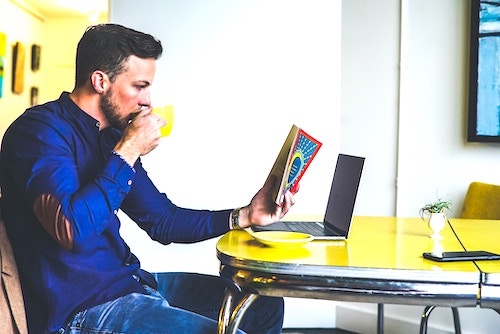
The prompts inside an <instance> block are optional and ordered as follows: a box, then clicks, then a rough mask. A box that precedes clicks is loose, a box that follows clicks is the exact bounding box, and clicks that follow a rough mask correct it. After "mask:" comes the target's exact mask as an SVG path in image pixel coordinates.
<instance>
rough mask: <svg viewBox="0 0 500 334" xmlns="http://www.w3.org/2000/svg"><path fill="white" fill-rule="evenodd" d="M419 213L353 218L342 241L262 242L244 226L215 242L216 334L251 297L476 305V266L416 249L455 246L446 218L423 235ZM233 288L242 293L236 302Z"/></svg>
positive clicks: (229, 326)
mask: <svg viewBox="0 0 500 334" xmlns="http://www.w3.org/2000/svg"><path fill="white" fill-rule="evenodd" d="M430 233H431V231H430V229H429V228H428V227H427V225H426V224H425V223H424V222H423V221H422V220H421V219H420V218H395V217H359V216H358V217H355V218H354V220H353V225H352V230H351V234H350V236H349V239H348V240H347V241H340V242H339V241H328V242H327V241H313V242H310V243H308V244H306V245H305V246H302V247H299V248H295V249H280V248H270V247H267V246H264V245H262V244H260V243H259V242H258V241H256V240H255V239H254V238H253V237H252V236H251V234H250V233H248V232H247V231H230V232H229V233H227V234H225V235H224V236H223V237H222V238H221V239H220V240H219V242H218V243H217V256H218V258H219V260H220V262H221V270H220V273H221V276H222V277H223V278H225V279H226V280H227V281H228V282H230V284H231V285H232V288H229V289H228V290H227V292H226V298H225V300H224V304H223V306H222V309H221V315H220V318H219V333H234V332H236V330H237V328H238V324H239V321H240V320H241V316H242V314H243V313H244V312H245V310H246V309H247V308H248V307H249V306H250V304H251V303H252V302H253V301H254V300H255V299H256V298H257V297H258V295H265V296H282V297H302V298H321V299H330V300H339V301H355V302H371V303H394V304H408V305H436V306H457V307H458V306H471V307H472V306H476V305H477V303H478V294H479V282H480V272H479V270H478V268H477V267H476V266H475V265H474V263H473V262H455V263H437V262H433V261H430V260H426V259H424V258H423V257H422V253H423V252H430V251H433V250H435V249H438V248H442V251H456V250H462V246H461V244H460V242H459V241H458V240H457V238H456V236H455V235H454V233H453V231H452V229H451V228H450V227H449V226H448V225H447V226H446V227H445V229H444V230H443V231H442V233H441V235H442V236H443V239H442V240H441V241H440V242H435V241H434V240H433V239H431V238H429V236H428V235H429V234H430ZM235 291H243V292H245V293H246V297H245V298H244V299H243V300H242V301H241V302H240V303H239V304H237V305H234V304H235V303H236V302H237V301H235V300H234V294H235Z"/></svg>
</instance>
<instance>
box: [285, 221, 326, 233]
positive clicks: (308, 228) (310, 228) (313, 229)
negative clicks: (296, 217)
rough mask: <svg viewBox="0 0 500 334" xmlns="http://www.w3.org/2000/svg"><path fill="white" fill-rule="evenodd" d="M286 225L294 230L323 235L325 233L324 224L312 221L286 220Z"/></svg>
mask: <svg viewBox="0 0 500 334" xmlns="http://www.w3.org/2000/svg"><path fill="white" fill-rule="evenodd" d="M286 225H287V226H288V227H289V228H290V230H292V231H293V232H302V233H308V234H312V235H322V234H323V233H324V229H323V226H320V225H318V224H316V223H311V222H286Z"/></svg>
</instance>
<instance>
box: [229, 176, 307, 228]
mask: <svg viewBox="0 0 500 334" xmlns="http://www.w3.org/2000/svg"><path fill="white" fill-rule="evenodd" d="M275 182H276V177H275V176H272V177H271V178H269V179H267V180H266V183H265V184H264V186H263V187H262V188H261V189H260V190H259V191H258V192H257V194H255V196H254V197H253V198H252V201H251V202H250V204H249V205H248V206H246V207H243V208H242V209H241V210H240V221H239V225H240V227H241V228H247V227H250V226H252V225H258V226H265V225H269V224H272V223H275V222H277V221H279V220H280V219H281V218H283V216H284V215H285V214H286V213H287V212H288V210H290V208H291V207H292V206H293V205H294V204H295V198H294V194H292V193H291V192H290V191H287V192H286V193H285V199H284V202H283V205H282V206H279V205H277V204H276V203H274V200H273V199H272V198H271V190H272V188H273V186H274V183H275ZM297 191H298V187H297Z"/></svg>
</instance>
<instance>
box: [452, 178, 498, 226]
mask: <svg viewBox="0 0 500 334" xmlns="http://www.w3.org/2000/svg"><path fill="white" fill-rule="evenodd" d="M461 218H468V219H500V185H495V184H488V183H482V182H472V183H471V184H470V185H469V189H468V190H467V194H466V195H465V200H464V206H463V208H462V214H461Z"/></svg>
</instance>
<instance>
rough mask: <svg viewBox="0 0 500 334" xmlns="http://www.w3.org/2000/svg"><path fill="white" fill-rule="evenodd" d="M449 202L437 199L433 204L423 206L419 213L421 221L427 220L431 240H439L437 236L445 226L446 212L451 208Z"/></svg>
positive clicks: (439, 237) (439, 236)
mask: <svg viewBox="0 0 500 334" xmlns="http://www.w3.org/2000/svg"><path fill="white" fill-rule="evenodd" d="M451 204H452V203H451V201H445V200H442V199H438V200H437V201H435V202H433V203H429V204H426V205H424V206H423V207H422V208H421V209H420V211H419V213H420V217H422V219H425V217H428V218H429V227H430V228H431V230H432V232H433V233H432V234H431V235H430V237H431V238H434V239H441V235H440V234H439V233H440V232H441V230H442V229H443V228H444V227H445V225H446V212H447V211H449V210H450V208H451Z"/></svg>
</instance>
